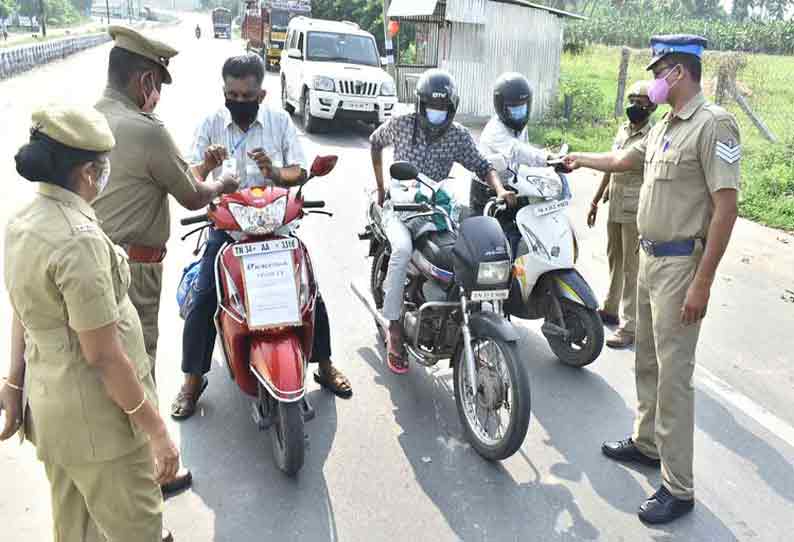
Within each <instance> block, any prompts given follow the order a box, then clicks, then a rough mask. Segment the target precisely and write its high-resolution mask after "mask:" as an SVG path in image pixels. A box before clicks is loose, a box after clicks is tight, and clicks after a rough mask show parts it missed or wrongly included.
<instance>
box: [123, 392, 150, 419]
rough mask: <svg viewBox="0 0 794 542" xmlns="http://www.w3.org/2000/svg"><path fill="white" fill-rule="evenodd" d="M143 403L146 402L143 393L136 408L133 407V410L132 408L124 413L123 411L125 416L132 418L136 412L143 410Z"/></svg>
mask: <svg viewBox="0 0 794 542" xmlns="http://www.w3.org/2000/svg"><path fill="white" fill-rule="evenodd" d="M145 402H146V394H145V393H144V394H143V399H141V402H140V403H138V406H136V407H135V408H133V409H132V410H125V411H124V414H126V415H127V416H132V415H133V414H135V413H136V412H138V411H139V410H140V409H141V408H143V404H144V403H145Z"/></svg>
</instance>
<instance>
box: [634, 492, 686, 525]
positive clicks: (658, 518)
mask: <svg viewBox="0 0 794 542" xmlns="http://www.w3.org/2000/svg"><path fill="white" fill-rule="evenodd" d="M694 507H695V501H694V499H690V500H685V499H677V498H676V497H673V495H672V494H671V493H670V491H668V489H667V488H666V487H664V486H662V487H661V488H659V491H657V492H656V493H654V494H653V495H651V496H650V497H648V500H647V501H645V502H644V503H642V505H640V511H639V513H638V514H637V515H639V516H640V519H641V520H642V521H644V522H645V523H653V524H657V523H669V522H671V521H673V520H674V519H678V518H680V517H681V516H683V515H685V514H688V513H690V512H691V511H692V509H693V508H694Z"/></svg>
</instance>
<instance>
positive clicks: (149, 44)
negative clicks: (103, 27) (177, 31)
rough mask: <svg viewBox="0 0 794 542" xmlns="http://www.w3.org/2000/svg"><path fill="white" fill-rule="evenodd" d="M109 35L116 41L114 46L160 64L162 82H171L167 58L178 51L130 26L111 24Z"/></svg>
mask: <svg viewBox="0 0 794 542" xmlns="http://www.w3.org/2000/svg"><path fill="white" fill-rule="evenodd" d="M108 33H109V34H110V37H111V38H113V39H114V40H115V41H116V47H121V48H122V49H126V50H127V51H129V52H131V53H135V54H136V55H140V56H142V57H144V58H148V59H149V60H151V61H152V62H155V63H157V64H158V65H160V66H162V68H163V72H164V78H163V83H165V84H166V85H168V84H170V83H171V74H170V73H169V72H168V62H169V60H170V59H171V58H172V57H174V56H176V55H177V53H178V52H179V51H177V50H176V49H174V48H173V47H171V46H170V45H168V44H165V43H163V42H161V41H157V40H153V39H151V38H148V37H146V36H144V35H143V34H141V33H140V32H138V31H137V30H133V29H132V28H129V27H126V26H119V25H113V26H110V27H108Z"/></svg>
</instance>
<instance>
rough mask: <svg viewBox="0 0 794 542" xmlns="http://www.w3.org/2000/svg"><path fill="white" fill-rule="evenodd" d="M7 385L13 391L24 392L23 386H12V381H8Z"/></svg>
mask: <svg viewBox="0 0 794 542" xmlns="http://www.w3.org/2000/svg"><path fill="white" fill-rule="evenodd" d="M5 385H6V386H8V387H9V388H11V389H12V390H16V391H22V386H17V385H16V384H12V383H11V381H10V380H8V379H6V381H5Z"/></svg>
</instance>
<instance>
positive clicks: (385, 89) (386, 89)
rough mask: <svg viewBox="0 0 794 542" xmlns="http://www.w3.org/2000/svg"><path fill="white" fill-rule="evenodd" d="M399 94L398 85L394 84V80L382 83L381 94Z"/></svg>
mask: <svg viewBox="0 0 794 542" xmlns="http://www.w3.org/2000/svg"><path fill="white" fill-rule="evenodd" d="M395 94H397V87H395V86H394V81H384V82H383V83H381V85H380V95H381V96H394V95H395Z"/></svg>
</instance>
